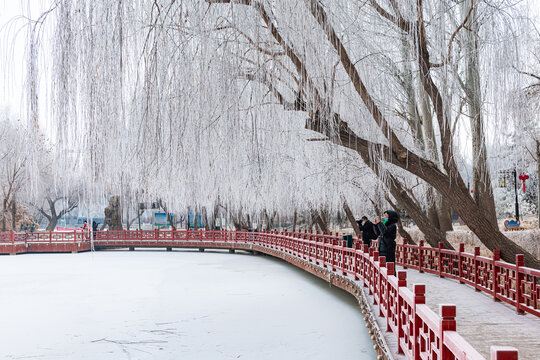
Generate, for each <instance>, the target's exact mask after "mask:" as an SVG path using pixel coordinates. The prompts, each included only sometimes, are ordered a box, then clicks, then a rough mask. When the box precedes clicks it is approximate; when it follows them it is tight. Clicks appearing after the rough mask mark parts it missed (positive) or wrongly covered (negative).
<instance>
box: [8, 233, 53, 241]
mask: <svg viewBox="0 0 540 360" xmlns="http://www.w3.org/2000/svg"><path fill="white" fill-rule="evenodd" d="M11 232H12V233H13V230H11ZM51 242H52V231H50V230H49V244H50V243H51Z"/></svg>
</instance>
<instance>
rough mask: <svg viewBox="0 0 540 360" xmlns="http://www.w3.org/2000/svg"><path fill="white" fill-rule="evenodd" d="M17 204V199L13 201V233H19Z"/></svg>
mask: <svg viewBox="0 0 540 360" xmlns="http://www.w3.org/2000/svg"><path fill="white" fill-rule="evenodd" d="M16 226H17V202H16V201H15V197H14V198H13V200H11V229H12V230H13V231H17V229H16Z"/></svg>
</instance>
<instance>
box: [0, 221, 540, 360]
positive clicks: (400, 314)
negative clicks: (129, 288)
mask: <svg viewBox="0 0 540 360" xmlns="http://www.w3.org/2000/svg"><path fill="white" fill-rule="evenodd" d="M17 234H23V235H24V239H25V242H27V243H29V244H31V243H32V242H47V241H48V242H49V243H51V244H55V243H64V242H75V243H77V242H81V243H82V242H88V241H89V240H91V239H93V241H94V244H95V245H97V246H100V245H101V246H104V245H110V246H128V244H129V246H138V245H142V244H145V243H146V244H147V246H149V245H155V246H159V245H161V246H170V245H171V244H176V245H182V242H189V243H193V244H197V246H204V245H205V244H206V245H211V243H212V242H225V243H235V244H254V245H259V246H261V247H262V248H267V249H271V250H277V251H280V252H283V253H288V254H290V255H293V256H295V257H297V258H300V259H303V260H305V261H307V262H314V263H316V264H317V265H319V266H322V267H324V268H329V269H331V270H335V271H338V273H341V274H343V275H344V276H347V275H353V276H354V279H355V280H360V281H361V282H362V283H363V285H364V286H365V287H367V288H368V289H369V292H370V294H373V297H374V301H375V303H376V304H377V305H378V306H379V315H380V316H383V317H384V318H385V319H386V322H387V326H388V328H387V330H391V331H393V332H394V333H395V336H396V337H397V340H398V347H399V350H401V351H402V352H403V353H404V354H405V357H406V358H407V359H408V360H409V359H410V360H412V359H418V358H423V359H433V358H434V356H435V354H438V355H437V356H435V357H436V358H437V359H440V360H445V359H463V360H465V359H469V360H476V359H484V358H483V357H482V356H481V355H479V354H478V352H476V350H474V349H473V348H472V346H471V345H470V344H469V343H468V342H467V341H465V340H464V339H463V338H462V337H461V336H460V335H459V334H458V333H456V332H455V329H456V326H455V313H456V309H455V306H454V305H441V307H440V309H439V314H436V313H435V312H433V311H432V310H431V309H429V308H428V307H427V306H425V305H424V304H425V292H426V288H425V285H423V284H415V285H414V286H413V290H412V291H411V290H410V289H408V288H407V286H406V285H407V283H406V273H405V272H404V271H398V272H397V273H396V271H395V268H394V264H393V263H389V264H387V263H386V261H385V258H384V257H379V254H378V252H377V251H376V250H375V249H374V248H369V249H368V247H367V245H361V246H359V244H358V243H357V246H356V248H348V247H344V246H342V245H343V242H341V239H340V237H339V235H323V234H313V233H302V232H301V233H297V232H276V231H269V232H266V231H263V232H250V231H227V230H208V231H206V230H190V229H188V230H166V231H155V230H130V231H128V230H121V231H98V232H95V233H93V234H91V233H90V236H88V237H86V236H84V235H83V234H81V236H80V237H78V234H77V233H76V232H75V231H73V232H50V231H47V232H34V233H27V232H25V233H17ZM21 236H22V235H21ZM5 238H7V236H6V233H0V245H3V243H2V240H3V239H5ZM14 238H15V233H14V232H9V239H11V240H12V242H13V239H14ZM165 244H166V245H165ZM462 250H463V247H462V246H460V250H459V251H458V252H456V251H452V250H445V249H443V248H442V247H439V248H428V247H424V246H423V242H420V243H419V245H417V246H414V245H408V244H406V243H404V244H399V246H398V247H397V250H396V252H397V254H396V260H397V264H400V265H403V266H408V267H411V268H416V269H418V270H420V271H427V272H433V273H436V274H439V275H440V276H449V277H454V278H456V274H458V273H459V277H458V278H459V279H461V280H462V281H463V282H466V283H468V284H471V283H473V284H474V285H475V286H476V287H477V288H478V289H481V290H484V291H488V292H489V290H490V289H495V291H494V292H493V293H494V296H495V298H497V287H498V285H497V284H498V283H497V279H498V275H497V272H498V271H499V272H503V271H507V273H505V275H504V276H506V277H508V276H509V273H510V272H515V274H516V279H515V280H516V284H517V285H516V289H515V291H513V292H512V294H513V295H514V297H515V299H516V300H515V301H516V302H517V304H518V306H517V307H518V310H521V311H528V312H531V313H532V314H534V315H537V316H539V314H540V312H539V311H538V310H537V309H536V308H531V307H530V303H531V301H533V302H535V303H534V304H537V303H536V301H537V299H536V297H535V296H536V295H535V294H534V293H530V292H529V293H527V291H526V290H527V288H526V286H525V285H526V284H529V286H531V285H530V282H528V281H526V280H528V279H529V278H528V277H535V279H534V280H535V281H536V277H537V276H538V275H539V273H540V272H539V271H537V270H535V269H530V268H525V267H523V258H522V257H521V258H520V257H519V256H518V259H517V260H518V261H517V262H516V264H515V265H511V264H507V263H503V262H501V261H500V258H499V257H498V253H497V252H496V253H495V256H494V258H493V259H489V258H484V257H481V256H479V251H478V250H475V254H466V253H464V252H463V251H462ZM435 259H437V261H434V260H435ZM423 260H430V261H423ZM456 263H457V264H458V266H459V267H458V268H456V266H455V264H456ZM485 264H488V265H490V266H491V269H492V270H493V272H494V274H493V275H492V276H491V279H487V277H486V275H485V274H486V273H487V274H489V272H486V269H487V268H486V267H484V265H485ZM479 269H481V270H483V272H482V274H481V273H480V270H479ZM457 270H459V271H457ZM471 273H472V275H471ZM471 279H472V280H471ZM534 284H536V283H534ZM490 286H491V288H490ZM507 295H508V294H504V296H507ZM500 296H501V297H503V295H500ZM504 300H505V301H507V302H510V301H511V299H510V300H509V299H506V298H505V299H504ZM535 306H536V305H535ZM403 329H409V330H408V331H403ZM426 329H427V332H428V333H425V331H426ZM434 338H436V339H437V340H436V341H433V339H434ZM428 340H429V341H428ZM434 344H438V345H436V346H438V349H432V346H435V345H434ZM456 344H457V345H456ZM471 349H473V350H474V351H472V350H471ZM505 349H506V350H508V349H507V348H505ZM506 350H505V351H506ZM514 350H515V349H514ZM514 350H511V351H512V352H513V351H514ZM505 351H494V350H493V349H492V355H491V359H492V360H495V359H497V360H502V359H506V358H505V357H504V356H505V355H507V353H508V352H507V351H506V352H505ZM513 353H514V352H513ZM494 354H495V355H494ZM499 355H500V357H499ZM515 358H517V350H515Z"/></svg>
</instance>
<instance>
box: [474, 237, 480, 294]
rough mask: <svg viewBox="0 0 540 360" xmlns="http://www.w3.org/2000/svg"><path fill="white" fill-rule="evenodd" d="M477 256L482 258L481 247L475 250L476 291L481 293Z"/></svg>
mask: <svg viewBox="0 0 540 360" xmlns="http://www.w3.org/2000/svg"><path fill="white" fill-rule="evenodd" d="M477 256H480V247H478V246H476V247H475V248H474V289H475V290H476V291H480V289H479V288H478V284H479V283H480V280H479V276H478V260H477V259H476V257H477Z"/></svg>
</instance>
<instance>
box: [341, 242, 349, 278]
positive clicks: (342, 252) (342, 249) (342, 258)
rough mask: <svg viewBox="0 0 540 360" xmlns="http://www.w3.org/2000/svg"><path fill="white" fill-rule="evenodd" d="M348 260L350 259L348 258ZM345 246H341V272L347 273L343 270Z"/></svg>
mask: <svg viewBox="0 0 540 360" xmlns="http://www.w3.org/2000/svg"><path fill="white" fill-rule="evenodd" d="M349 260H350V259H349ZM345 267H346V266H345V248H344V247H343V246H342V247H341V274H343V275H347V272H346V271H345Z"/></svg>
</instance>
